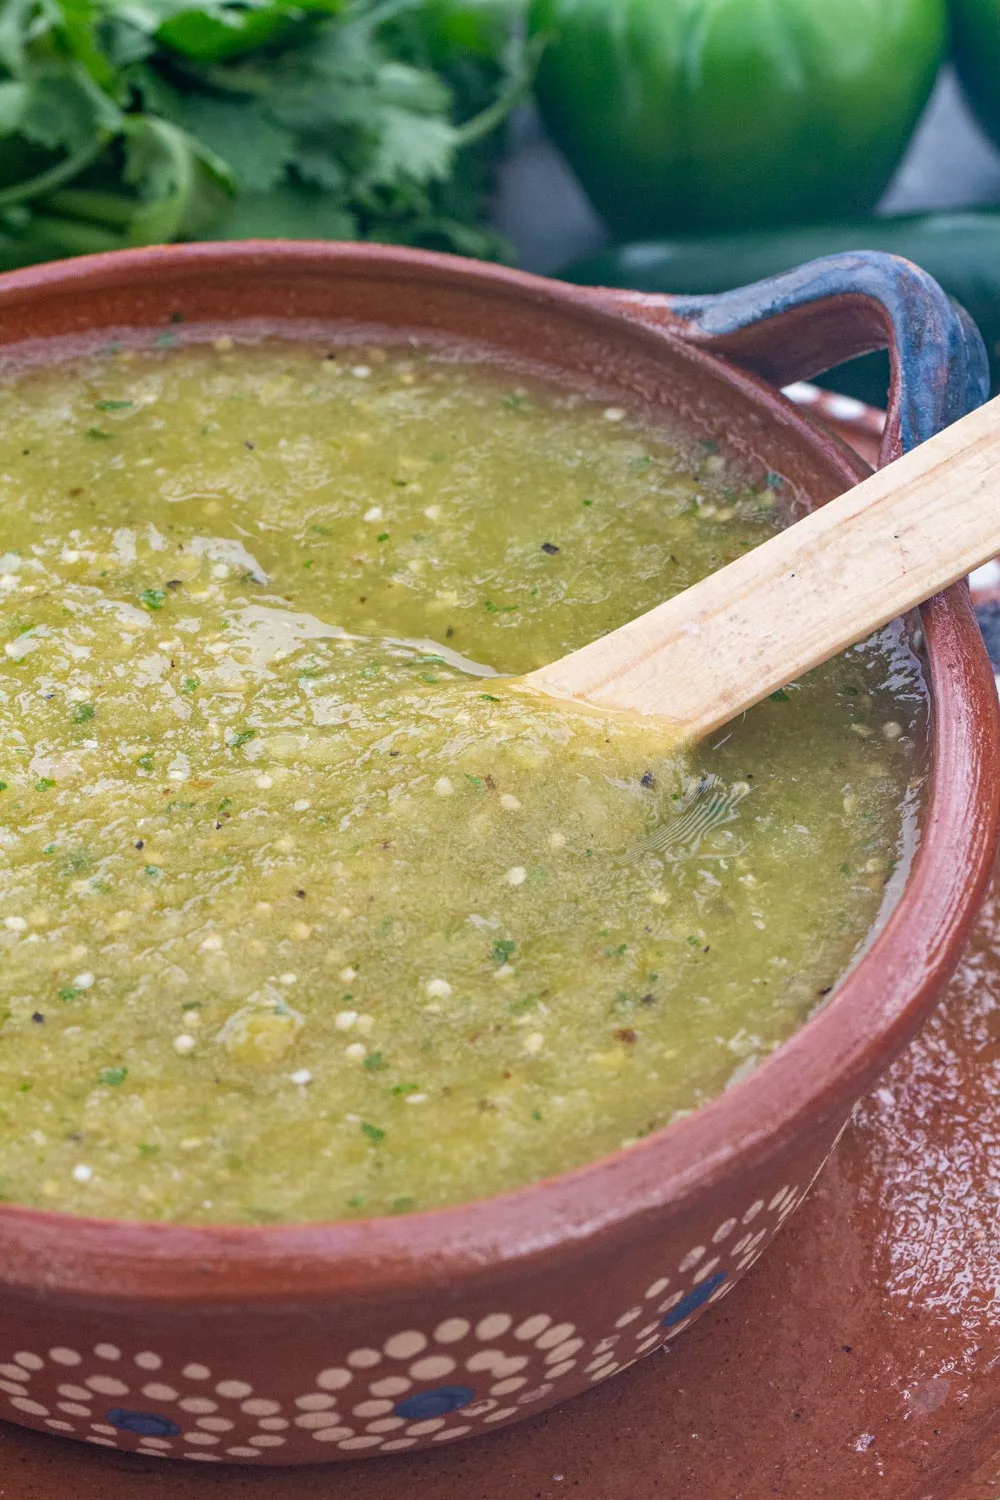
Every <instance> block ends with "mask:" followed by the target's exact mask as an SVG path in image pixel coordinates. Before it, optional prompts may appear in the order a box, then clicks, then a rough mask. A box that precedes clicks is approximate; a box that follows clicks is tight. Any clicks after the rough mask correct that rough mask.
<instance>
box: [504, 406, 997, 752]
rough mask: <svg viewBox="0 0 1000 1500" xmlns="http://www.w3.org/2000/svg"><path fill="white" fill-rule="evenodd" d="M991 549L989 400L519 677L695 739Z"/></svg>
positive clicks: (993, 429)
mask: <svg viewBox="0 0 1000 1500" xmlns="http://www.w3.org/2000/svg"><path fill="white" fill-rule="evenodd" d="M998 553H1000V397H998V398H997V399H995V400H993V401H991V402H989V403H988V404H987V405H986V406H983V407H980V408H979V410H978V411H974V412H972V413H971V414H970V415H969V416H966V417H963V418H962V419H961V420H960V421H958V422H956V423H954V424H953V425H952V426H951V427H948V428H946V429H945V430H944V431H943V432H940V433H938V434H937V435H936V436H935V437H933V438H930V439H929V440H928V441H927V442H926V443H923V444H921V446H920V447H919V448H915V449H914V450H913V451H912V452H910V453H908V454H906V455H905V456H904V457H902V458H899V459H897V460H896V461H895V463H892V464H890V465H888V467H886V468H884V469H881V470H879V471H878V473H876V474H873V475H871V477H870V478H868V479H865V480H863V481H862V483H861V484H858V485H855V487H854V488H853V489H851V490H848V491H847V493H846V494H843V495H841V496H840V497H839V498H838V499H836V500H831V501H830V502H829V503H828V504H827V505H824V506H821V507H820V508H819V509H818V510H815V511H812V512H811V513H810V514H809V515H807V516H805V517H804V518H803V519H802V520H800V521H796V522H795V523H794V524H793V525H791V526H789V527H787V528H786V529H785V530H784V531H781V532H779V533H778V534H777V535H776V536H774V537H771V538H770V539H769V540H768V541H766V542H764V543H762V545H760V546H759V547H756V548H754V550H753V551H752V552H748V553H746V554H745V555H744V556H743V557H740V558H737V560H736V561H735V562H732V563H729V564H728V565H727V566H726V567H724V568H720V569H719V570H718V572H716V573H712V574H710V575H709V576H708V577H707V578H703V579H702V580H701V581H700V582H699V583H696V584H694V585H693V587H691V588H689V589H685V590H684V591H683V593H680V594H677V595H675V596H674V598H672V599H668V600H667V601H666V603H664V604H659V605H657V606H656V608H655V609H651V610H650V611H649V612H648V613H647V614H644V615H640V616H638V618H637V619H635V620H631V621H630V622H629V623H628V624H627V625H623V626H621V627H620V628H619V629H618V630H614V631H612V632H611V633H610V634H608V635H605V636H601V637H600V638H599V639H598V640H596V641H591V642H590V644H589V645H587V646H584V647H582V648H581V649H580V650H579V651H573V652H571V653H570V655H569V656H564V657H561V658H560V659H559V660H558V661H555V662H552V663H550V664H549V665H548V666H546V667H541V668H539V669H538V670H537V671H534V672H531V673H529V674H527V675H526V676H525V677H524V678H522V679H521V680H522V682H523V683H524V684H525V685H526V686H527V687H529V688H532V689H535V690H538V691H541V692H544V693H548V694H549V695H550V696H552V697H556V698H562V699H571V700H575V701H577V702H579V703H580V704H581V705H590V706H593V707H596V708H604V709H618V710H623V711H626V712H632V713H637V714H641V715H644V716H653V717H656V718H659V719H661V720H664V719H665V720H668V721H669V722H670V724H671V726H672V727H673V729H674V731H675V733H676V736H677V739H678V741H679V742H681V743H683V742H690V741H696V740H700V739H702V738H703V737H704V736H705V735H707V734H710V733H711V732H712V731H713V730H715V729H718V728H719V727H720V726H721V725H723V724H727V723H728V722H729V721H730V720H731V719H733V718H735V717H736V716H737V715H738V714H740V713H742V712H743V710H744V709H747V708H750V707H752V705H753V704H755V703H759V702H760V700H761V699H762V698H766V697H767V696H768V694H769V693H772V692H774V691H775V690H776V689H778V688H781V687H783V686H784V685H785V684H786V683H788V682H791V681H793V680H794V679H796V678H798V677H800V676H802V674H803V673H805V672H808V671H809V670H810V669H811V668H812V667H816V666H819V664H820V663H821V662H824V661H827V660H828V659H829V658H830V657H831V656H836V655H837V653H838V652H840V651H843V650H844V649H845V648H846V647H847V646H851V645H854V644H855V643H856V642H857V641H860V640H863V639H864V638H865V637H866V636H868V635H870V634H871V633H872V631H874V630H877V629H879V627H881V626H882V625H885V624H886V623H887V622H888V621H889V620H893V619H895V618H896V617H897V616H898V615H901V614H904V613H905V612H906V611H907V610H908V609H912V608H913V607H914V606H915V605H917V604H922V603H923V602H924V601H925V600H926V599H929V598H930V597H931V596H932V595H933V594H936V593H938V592H939V591H940V590H941V589H943V588H946V587H947V586H948V585H949V584H951V583H955V582H956V581H957V580H958V579H960V578H964V577H965V575H966V574H967V573H969V572H971V571H972V569H973V568H976V567H978V566H980V565H981V564H982V563H984V562H986V561H988V560H989V559H990V558H991V557H994V556H995V555H996V554H998Z"/></svg>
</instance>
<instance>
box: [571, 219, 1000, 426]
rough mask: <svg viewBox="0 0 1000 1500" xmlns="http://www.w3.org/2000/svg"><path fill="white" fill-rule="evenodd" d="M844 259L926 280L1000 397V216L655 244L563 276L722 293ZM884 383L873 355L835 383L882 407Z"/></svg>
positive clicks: (627, 248)
mask: <svg viewBox="0 0 1000 1500" xmlns="http://www.w3.org/2000/svg"><path fill="white" fill-rule="evenodd" d="M848 250H886V251H888V252H890V253H891V254H895V255H903V256H905V257H906V259H907V260H912V261H915V262H916V264H917V265H919V266H922V267H923V269H924V270H925V271H928V272H930V274H931V275H932V276H933V277H935V279H936V280H937V281H939V282H940V283H941V285H942V286H943V287H944V289H945V291H946V292H948V293H949V295H950V296H952V297H954V298H955V300H956V302H960V303H961V304H962V306H963V307H964V308H965V309H966V310H967V312H969V313H970V314H971V316H972V317H973V318H974V319H975V321H976V323H977V324H978V325H979V328H980V331H981V332H982V335H983V338H984V339H985V341H986V347H987V350H988V351H989V356H990V366H991V369H992V372H993V389H994V391H995V392H1000V214H991V213H942V214H927V215H923V216H913V217H905V218H904V217H900V218H885V219H869V220H867V221H866V222H864V223H858V224H813V225H807V226H803V227H802V228H792V229H775V230H771V231H770V232H769V233H766V234H754V233H746V234H730V235H718V236H716V237H714V238H709V237H706V238H699V239H695V238H691V239H677V240H661V241H655V240H651V241H647V242H646V243H638V244H633V245H620V246H617V247H614V248H612V249H610V250H606V251H604V252H603V253H602V254H600V255H595V256H592V257H591V258H590V259H588V260H585V261H579V262H577V264H575V265H572V266H569V267H567V268H566V269H565V270H564V271H563V272H562V273H561V274H562V275H563V276H564V277H565V278H566V280H568V281H575V282H580V283H582V284H583V285H586V286H613V287H629V288H632V289H633V290H635V291H640V292H676V293H679V294H688V293H692V294H696V293H700V292H726V291H729V290H730V289H731V288H733V287H737V286H745V285H746V284H747V283H748V282H751V281H759V280H761V279H762V278H764V277H766V276H776V275H778V273H779V272H781V271H788V270H791V268H792V267H793V266H798V265H801V264H802V263H803V262H804V261H807V260H814V259H815V258H816V257H817V256H820V255H836V254H840V253H841V252H843V251H848ZM888 374H889V367H888V361H887V359H886V357H885V355H869V356H866V357H865V358H864V359H859V360H852V361H851V363H850V364H849V365H843V366H841V368H840V369H839V370H838V371H837V372H836V374H835V375H834V376H833V377H832V378H831V380H830V382H829V383H830V384H831V385H833V386H834V387H835V388H836V389H837V390H842V391H846V392H847V394H849V395H853V396H858V397H859V399H861V400H863V401H870V402H872V404H873V405H875V406H884V405H885V397H886V387H887V384H888ZM824 383H825V382H824Z"/></svg>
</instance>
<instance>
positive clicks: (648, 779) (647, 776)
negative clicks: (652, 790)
mask: <svg viewBox="0 0 1000 1500" xmlns="http://www.w3.org/2000/svg"><path fill="white" fill-rule="evenodd" d="M639 785H640V786H655V785H656V777H655V776H654V775H653V773H652V771H643V773H642V780H641V781H640V783H639Z"/></svg>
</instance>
